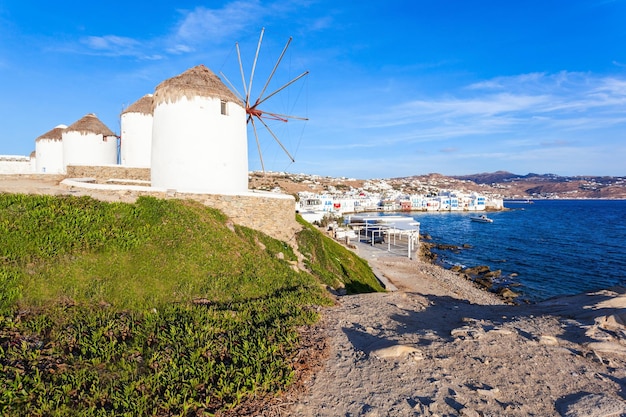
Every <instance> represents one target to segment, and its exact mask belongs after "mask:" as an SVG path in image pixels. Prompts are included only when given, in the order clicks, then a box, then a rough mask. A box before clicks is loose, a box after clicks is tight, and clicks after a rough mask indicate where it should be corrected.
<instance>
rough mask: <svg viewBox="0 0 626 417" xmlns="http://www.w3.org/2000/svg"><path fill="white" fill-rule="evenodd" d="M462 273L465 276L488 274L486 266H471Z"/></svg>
mask: <svg viewBox="0 0 626 417" xmlns="http://www.w3.org/2000/svg"><path fill="white" fill-rule="evenodd" d="M462 272H463V273H464V274H467V275H481V274H485V273H487V272H489V267H488V266H487V265H479V266H473V267H471V268H465V269H464V270H463V271H462Z"/></svg>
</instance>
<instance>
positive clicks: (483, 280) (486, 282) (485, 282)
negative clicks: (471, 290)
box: [474, 276, 493, 290]
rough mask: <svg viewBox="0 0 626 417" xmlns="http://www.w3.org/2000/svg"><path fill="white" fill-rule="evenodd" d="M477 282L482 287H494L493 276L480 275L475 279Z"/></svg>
mask: <svg viewBox="0 0 626 417" xmlns="http://www.w3.org/2000/svg"><path fill="white" fill-rule="evenodd" d="M474 282H475V283H477V284H478V285H480V286H481V287H484V288H486V289H488V290H490V289H491V287H493V281H492V280H491V278H489V277H487V276H484V277H478V278H476V279H475V280H474Z"/></svg>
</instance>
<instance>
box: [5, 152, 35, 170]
mask: <svg viewBox="0 0 626 417" xmlns="http://www.w3.org/2000/svg"><path fill="white" fill-rule="evenodd" d="M32 172H33V169H32V166H31V162H30V157H28V156H20V155H0V174H31V173H32Z"/></svg>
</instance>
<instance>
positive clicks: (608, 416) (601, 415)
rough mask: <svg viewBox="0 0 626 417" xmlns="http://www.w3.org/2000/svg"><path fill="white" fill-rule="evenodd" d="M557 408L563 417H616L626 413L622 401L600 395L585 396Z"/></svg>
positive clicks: (624, 404)
mask: <svg viewBox="0 0 626 417" xmlns="http://www.w3.org/2000/svg"><path fill="white" fill-rule="evenodd" d="M559 408H560V409H561V410H560V412H561V415H562V416H563V417H612V416H615V417H617V416H622V415H624V413H626V403H625V402H624V401H622V400H621V399H619V398H617V397H609V396H606V395H602V394H587V395H584V396H582V397H579V398H578V399H576V400H575V401H573V402H570V403H566V404H564V405H562V406H561V407H559Z"/></svg>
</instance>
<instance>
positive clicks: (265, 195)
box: [167, 191, 301, 246]
mask: <svg viewBox="0 0 626 417" xmlns="http://www.w3.org/2000/svg"><path fill="white" fill-rule="evenodd" d="M167 198H180V199H191V200H195V201H199V202H201V203H202V204H204V205H206V206H209V207H213V208H216V209H218V210H220V211H222V212H223V213H224V214H226V215H227V216H228V217H229V218H230V219H232V221H233V222H234V223H236V224H239V225H242V226H246V227H249V228H251V229H255V230H259V231H261V232H263V233H265V234H267V235H269V236H272V237H273V238H275V239H278V240H282V241H284V242H286V243H288V244H289V245H292V246H294V245H295V234H296V232H298V231H299V230H300V229H301V226H300V224H299V223H298V222H297V221H296V201H295V198H294V197H293V196H290V195H285V194H275V193H269V192H258V193H257V192H252V191H250V192H248V193H246V194H237V195H222V194H219V195H218V194H186V193H185V194H183V193H176V194H175V195H170V196H168V197H167Z"/></svg>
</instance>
